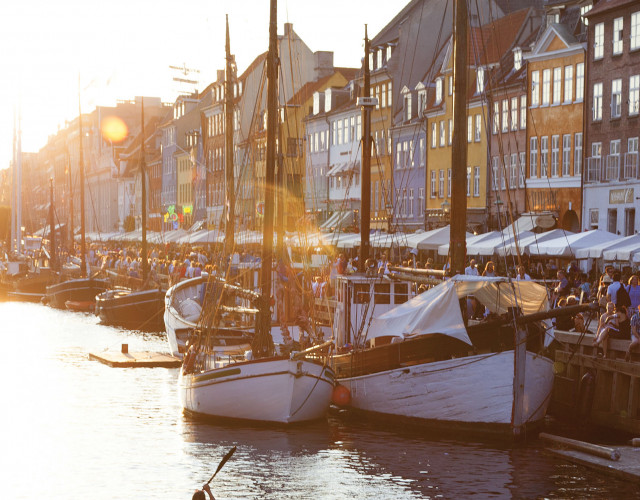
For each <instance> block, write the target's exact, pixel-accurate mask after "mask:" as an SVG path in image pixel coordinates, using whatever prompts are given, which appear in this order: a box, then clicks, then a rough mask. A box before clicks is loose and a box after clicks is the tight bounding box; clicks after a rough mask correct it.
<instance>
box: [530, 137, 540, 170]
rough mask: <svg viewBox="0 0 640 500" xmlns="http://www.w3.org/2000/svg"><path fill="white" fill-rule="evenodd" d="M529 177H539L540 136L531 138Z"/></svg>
mask: <svg viewBox="0 0 640 500" xmlns="http://www.w3.org/2000/svg"><path fill="white" fill-rule="evenodd" d="M529 177H531V178H532V179H535V178H536V177H538V138H537V137H531V138H530V139H529Z"/></svg>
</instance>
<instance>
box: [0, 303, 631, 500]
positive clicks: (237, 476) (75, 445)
mask: <svg viewBox="0 0 640 500" xmlns="http://www.w3.org/2000/svg"><path fill="white" fill-rule="evenodd" d="M0 332H1V334H2V339H3V340H4V346H5V348H6V352H5V354H4V356H3V358H2V362H1V363H0V374H1V375H2V385H1V387H2V403H3V404H2V411H1V412H0V446H1V450H2V451H1V453H2V460H1V463H2V481H1V483H0V498H3V499H23V498H24V499H27V498H29V499H30V498H47V499H52V498H54V499H85V498H91V499H139V498H145V499H154V500H155V499H171V500H177V499H190V498H191V495H192V493H193V491H194V489H195V488H196V487H199V486H200V485H202V484H203V483H204V482H205V481H206V480H207V479H208V478H209V477H210V476H211V474H212V473H213V472H214V471H215V469H216V467H217V465H218V463H219V461H220V459H221V458H222V457H223V456H224V454H225V453H226V452H227V451H228V450H229V449H230V448H231V447H232V446H237V451H236V453H235V455H234V456H233V457H232V459H231V460H230V461H229V462H227V464H226V465H225V466H224V468H223V469H222V470H221V472H220V473H219V474H218V476H217V477H216V478H215V479H214V481H213V482H212V489H213V492H214V494H215V496H216V498H217V499H218V500H221V499H226V498H268V499H271V498H272V499H305V498H313V499H314V500H317V499H347V498H348V499H359V498H376V499H404V498H453V499H459V498H469V497H476V498H525V499H529V498H576V499H577V498H580V499H582V498H598V499H600V498H636V495H637V491H636V486H634V485H632V484H629V483H626V482H622V481H617V480H615V479H612V478H610V477H607V476H603V475H601V474H599V473H596V472H592V471H590V470H588V469H585V468H583V467H580V466H576V465H571V464H568V463H566V462H563V461H560V460H558V459H556V458H554V457H552V456H550V455H549V454H547V453H545V452H544V451H543V449H542V448H541V447H540V445H539V444H536V443H533V444H526V445H519V446H507V445H504V444H487V443H479V442H473V441H469V440H466V439H465V440H462V439H460V440H454V439H435V438H433V437H425V436H424V435H422V434H420V433H418V432H408V431H405V430H403V429H394V428H390V427H389V426H385V427H381V426H376V425H373V424H370V423H359V422H352V421H348V422H345V421H344V420H342V419H338V418H335V417H333V418H329V419H328V420H327V421H326V422H318V423H314V424H311V425H306V426H302V427H295V428H291V429H282V428H263V427H252V426H248V425H229V424H227V425H220V424H213V423H211V422H202V421H196V420H193V419H190V418H188V417H185V416H184V415H183V414H182V411H181V408H180V406H179V403H178V397H177V391H176V382H177V377H178V371H177V369H164V368H150V369H147V368H138V369H118V368H110V367H108V366H105V365H102V364H100V363H98V362H96V361H91V360H89V358H88V353H89V352H100V351H104V350H118V349H120V345H121V344H122V343H128V344H129V349H130V350H131V351H140V350H151V351H164V352H166V351H167V347H166V345H165V341H164V337H163V336H162V335H161V334H157V335H154V334H142V333H139V332H128V331H126V330H119V329H115V328H110V327H105V326H102V325H99V324H98V323H97V318H96V317H95V316H92V315H88V314H79V313H72V312H67V311H57V310H53V309H50V308H47V307H44V306H42V305H39V304H24V303H10V302H4V303H0Z"/></svg>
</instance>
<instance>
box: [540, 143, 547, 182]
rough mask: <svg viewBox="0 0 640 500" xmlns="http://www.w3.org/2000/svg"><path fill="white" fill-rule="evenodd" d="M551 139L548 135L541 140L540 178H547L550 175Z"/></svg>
mask: <svg viewBox="0 0 640 500" xmlns="http://www.w3.org/2000/svg"><path fill="white" fill-rule="evenodd" d="M548 167H549V137H547V136H546V135H545V136H544V137H541V138H540V177H547V176H548V175H549V174H548V172H549V169H548Z"/></svg>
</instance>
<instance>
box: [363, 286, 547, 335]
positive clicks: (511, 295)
mask: <svg viewBox="0 0 640 500" xmlns="http://www.w3.org/2000/svg"><path fill="white" fill-rule="evenodd" d="M468 295H474V296H475V297H476V298H477V299H478V300H479V301H480V302H481V303H482V304H484V305H485V306H486V307H487V308H488V309H489V310H490V311H491V312H494V313H496V314H504V313H506V312H507V311H508V309H509V307H515V306H516V305H517V306H518V307H520V309H521V310H522V312H523V314H533V313H536V312H540V311H544V310H546V309H547V308H548V301H547V291H546V289H545V287H543V286H541V285H539V284H537V283H535V282H533V281H511V282H509V281H508V280H507V278H503V277H499V278H485V277H482V276H455V277H453V278H452V279H450V280H447V281H445V282H443V283H442V284H440V285H438V286H435V287H433V288H431V289H429V290H427V291H426V292H424V293H421V294H420V295H417V296H416V297H414V298H413V299H411V300H409V301H408V302H405V303H404V304H402V305H400V306H398V307H395V308H393V309H392V310H390V311H387V312H386V313H384V314H381V315H380V316H377V317H374V319H373V320H372V322H371V327H370V328H369V332H368V333H367V338H368V339H372V338H375V337H381V336H387V335H392V336H396V337H401V338H410V337H414V336H418V335H426V334H429V333H440V334H444V335H448V336H450V337H453V338H456V339H459V340H462V341H463V342H465V343H467V344H469V345H471V340H470V339H469V336H468V335H467V331H466V329H465V326H464V320H463V318H462V313H461V311H460V302H459V299H460V298H463V297H466V296H468Z"/></svg>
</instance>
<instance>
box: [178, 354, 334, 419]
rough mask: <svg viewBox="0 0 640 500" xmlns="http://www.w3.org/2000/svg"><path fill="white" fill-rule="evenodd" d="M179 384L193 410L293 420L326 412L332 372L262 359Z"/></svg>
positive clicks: (185, 378) (311, 365) (183, 401)
mask: <svg viewBox="0 0 640 500" xmlns="http://www.w3.org/2000/svg"><path fill="white" fill-rule="evenodd" d="M178 388H179V392H180V402H181V404H182V407H183V408H184V409H185V410H186V411H188V412H190V413H193V414H198V415H206V416H210V417H218V418H229V419H241V420H252V421H261V422H274V423H283V424H290V423H294V422H304V421H308V420H315V419H319V418H322V417H323V416H324V415H325V413H326V411H327V409H328V407H329V404H330V401H331V394H332V391H333V371H332V370H331V369H330V368H329V367H325V366H322V365H320V364H317V363H313V362H310V361H306V360H290V359H267V360H257V361H248V362H245V363H232V364H229V365H227V366H225V367H223V368H216V369H212V370H207V371H204V372H200V373H190V374H183V373H181V374H180V378H179V381H178Z"/></svg>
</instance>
